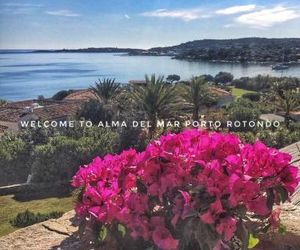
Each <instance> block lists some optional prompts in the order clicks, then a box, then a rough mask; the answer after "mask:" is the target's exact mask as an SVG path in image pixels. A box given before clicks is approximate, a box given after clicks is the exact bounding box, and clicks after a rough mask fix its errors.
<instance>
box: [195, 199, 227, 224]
mask: <svg viewBox="0 0 300 250" xmlns="http://www.w3.org/2000/svg"><path fill="white" fill-rule="evenodd" d="M223 211H224V209H223V207H222V203H221V201H220V200H216V201H215V202H213V203H212V204H210V207H209V209H208V211H207V212H206V213H204V214H202V215H201V216H200V218H201V220H202V221H203V222H204V223H206V224H213V223H215V220H216V219H217V217H218V215H219V214H221V213H222V212H223Z"/></svg>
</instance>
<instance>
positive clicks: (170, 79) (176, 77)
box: [166, 74, 180, 83]
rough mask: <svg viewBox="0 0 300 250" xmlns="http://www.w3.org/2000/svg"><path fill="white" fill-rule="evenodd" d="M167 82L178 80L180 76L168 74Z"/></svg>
mask: <svg viewBox="0 0 300 250" xmlns="http://www.w3.org/2000/svg"><path fill="white" fill-rule="evenodd" d="M166 80H167V82H168V83H173V82H178V81H179V80H180V76H179V75H175V74H173V75H168V76H167V78H166Z"/></svg>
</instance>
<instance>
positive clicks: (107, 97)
mask: <svg viewBox="0 0 300 250" xmlns="http://www.w3.org/2000/svg"><path fill="white" fill-rule="evenodd" d="M120 86H121V84H120V83H116V82H115V79H112V78H104V79H103V80H101V79H98V82H95V86H91V87H90V90H91V91H92V92H93V93H94V95H95V96H96V97H97V98H98V99H99V100H100V101H103V102H104V104H108V103H110V102H111V101H113V100H114V99H115V98H116V97H117V96H118V94H119V93H120V90H121V87H120Z"/></svg>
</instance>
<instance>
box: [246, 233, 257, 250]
mask: <svg viewBox="0 0 300 250" xmlns="http://www.w3.org/2000/svg"><path fill="white" fill-rule="evenodd" d="M258 243H259V239H258V238H255V237H254V236H253V234H249V240H248V249H252V248H254V247H256V246H257V244H258Z"/></svg>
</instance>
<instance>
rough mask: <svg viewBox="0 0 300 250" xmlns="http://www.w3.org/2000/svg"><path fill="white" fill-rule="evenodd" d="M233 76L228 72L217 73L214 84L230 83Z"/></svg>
mask: <svg viewBox="0 0 300 250" xmlns="http://www.w3.org/2000/svg"><path fill="white" fill-rule="evenodd" d="M232 80H233V75H232V74H231V73H229V72H222V71H221V72H219V73H218V74H217V75H216V76H215V83H229V82H232Z"/></svg>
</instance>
